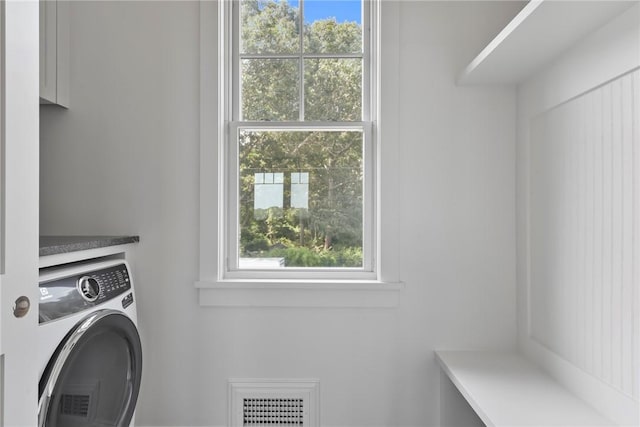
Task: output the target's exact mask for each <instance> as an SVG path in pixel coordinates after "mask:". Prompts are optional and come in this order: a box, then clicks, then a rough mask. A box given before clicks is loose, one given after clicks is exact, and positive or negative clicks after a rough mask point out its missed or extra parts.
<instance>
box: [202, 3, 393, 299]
mask: <svg viewBox="0 0 640 427" xmlns="http://www.w3.org/2000/svg"><path fill="white" fill-rule="evenodd" d="M371 1H372V2H376V5H379V7H376V8H375V9H379V8H382V7H384V9H385V11H384V12H381V11H378V10H374V11H372V12H373V14H372V15H371V16H372V20H371V23H372V25H371V27H372V30H373V31H372V32H371V37H372V46H376V48H375V49H371V51H370V52H369V53H368V54H370V55H372V56H374V55H375V56H377V55H378V52H379V48H380V44H379V43H380V33H379V31H377V29H378V28H380V26H379V23H380V16H381V14H382V13H384V16H385V21H386V22H387V26H386V29H387V32H386V34H387V43H386V44H387V46H388V48H387V50H388V52H389V54H390V56H396V58H393V57H391V58H389V59H390V60H389V61H388V65H387V66H386V67H383V72H384V69H385V68H386V69H387V71H386V73H385V75H387V76H388V78H387V79H386V82H387V83H386V85H385V86H386V89H385V90H384V91H380V85H379V81H380V79H379V76H380V64H379V61H377V58H374V59H375V60H374V62H373V63H374V64H377V66H376V67H374V68H372V69H371V71H370V74H371V75H372V76H373V80H372V82H376V84H371V85H369V86H370V87H371V88H372V92H370V93H369V94H368V96H369V97H370V100H371V105H381V104H380V100H381V99H384V100H385V105H388V108H386V107H385V108H386V111H387V114H386V116H385V126H387V125H386V123H388V124H389V125H388V126H387V127H385V128H384V130H382V129H381V128H380V126H379V124H380V122H379V117H380V111H379V110H378V109H376V108H371V109H370V110H369V111H367V112H365V114H368V115H369V118H370V120H369V121H368V122H364V121H363V122H357V123H349V124H348V125H349V126H362V129H364V132H365V141H370V145H371V146H370V147H367V148H368V149H367V150H366V151H365V153H366V154H365V155H366V156H367V159H366V161H365V162H364V164H365V165H367V169H366V170H365V171H364V173H365V176H366V177H367V178H365V179H371V181H370V184H367V183H366V182H365V187H367V185H368V188H365V194H364V198H365V203H367V204H368V205H367V206H366V207H365V208H364V211H365V212H366V211H368V212H369V215H370V218H369V219H366V220H365V221H370V222H369V224H370V231H368V232H365V236H363V237H364V239H369V241H368V243H365V244H368V247H370V248H372V252H371V254H370V257H369V259H370V260H371V262H370V263H369V264H368V265H365V268H363V269H356V270H354V269H346V268H345V269H317V270H312V269H293V268H287V269H286V270H285V271H284V273H286V274H285V275H284V276H282V273H283V272H280V271H270V270H259V271H247V270H240V271H237V270H232V269H229V268H228V263H227V260H226V258H227V257H226V255H225V254H226V251H228V250H229V246H228V244H229V235H230V234H229V233H230V232H229V227H228V226H227V221H228V218H229V216H230V212H231V211H236V209H235V205H233V204H232V203H231V202H232V200H231V199H230V195H231V194H234V191H235V189H234V188H233V187H234V186H235V187H236V188H237V183H236V181H237V180H236V179H235V177H233V178H230V177H232V176H233V175H231V173H232V172H234V171H233V168H227V167H226V162H225V159H228V158H229V154H230V153H229V150H230V149H232V148H233V147H234V146H236V144H235V143H233V144H229V143H221V142H222V141H229V139H228V138H227V136H228V132H230V131H231V129H232V128H233V127H232V125H231V121H230V120H227V119H226V118H227V117H230V116H229V113H230V112H231V111H232V110H231V108H232V105H233V103H232V101H233V90H232V89H231V88H230V87H229V85H228V84H227V82H228V78H229V75H228V73H229V72H230V70H229V69H228V68H227V67H221V66H220V65H222V64H230V63H231V61H230V59H229V56H228V55H233V49H232V47H231V46H229V45H228V44H227V43H226V42H227V41H228V40H224V38H223V37H222V36H223V35H224V31H225V29H226V28H228V27H227V25H228V23H229V22H228V20H229V19H230V16H229V12H228V10H229V8H228V3H229V2H230V0H221V1H219V2H210V1H206V0H203V1H201V2H200V53H201V62H200V94H201V98H200V117H201V120H200V154H201V156H200V159H201V164H200V277H199V280H197V281H196V287H197V288H198V289H199V291H200V303H201V305H205V306H269V307H274V306H277V307H282V306H284V307H291V306H295V307H301V306H313V307H323V306H329V307H394V306H397V304H398V298H399V296H398V291H400V290H401V289H402V288H403V285H402V283H401V282H400V281H399V256H400V253H399V221H398V220H399V218H398V212H397V206H398V188H397V186H398V179H397V173H396V172H393V169H395V168H396V166H397V159H398V152H397V149H396V148H394V147H393V145H392V144H388V145H386V146H383V145H381V144H380V140H381V139H383V138H385V139H388V140H389V141H391V142H393V141H394V140H396V139H397V132H398V128H397V122H398V121H397V117H396V116H395V115H396V114H397V106H398V102H397V88H398V86H399V82H398V78H397V76H398V73H397V69H395V68H394V67H397V64H398V62H399V61H398V58H397V55H398V53H397V52H398V44H399V24H398V21H399V19H398V18H399V10H398V7H397V6H396V5H395V3H396V2H382V1H380V0H371ZM216 24H217V25H216ZM216 41H217V43H216ZM363 89H364V86H363ZM385 94H386V95H385ZM363 102H364V101H363ZM365 117H366V116H365ZM278 125H281V124H278ZM292 125H293V126H294V127H295V126H297V125H299V123H297V122H296V123H293V124H292ZM243 126H255V127H256V128H260V129H263V128H268V127H269V126H271V125H270V124H269V123H268V122H267V123H264V122H258V123H243ZM314 126H315V127H316V128H318V129H331V128H335V127H336V123H334V122H331V123H314ZM367 134H369V135H368V137H367ZM235 158H236V159H237V156H236V157H235ZM236 167H237V166H236ZM383 167H384V168H385V170H387V169H388V170H389V173H388V174H387V175H385V181H384V182H381V180H380V178H381V176H382V175H381V170H382V168H383ZM376 184H377V185H376ZM235 194H237V193H235ZM383 202H384V206H383V205H382V203H383ZM229 206H234V208H233V209H230V208H228V207H229ZM234 233H237V228H236V229H235V231H234ZM236 235H237V234H236ZM382 241H384V243H385V244H384V245H381V244H380V242H382ZM221 242H222V243H221ZM365 295H366V298H363V297H364V296H365Z"/></svg>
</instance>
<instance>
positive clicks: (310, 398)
mask: <svg viewBox="0 0 640 427" xmlns="http://www.w3.org/2000/svg"><path fill="white" fill-rule="evenodd" d="M319 389H320V382H319V381H318V380H317V379H297V378H279V379H231V380H229V425H230V426H231V427H248V426H252V427H262V426H303V427H319V426H320V417H319V414H320V392H319Z"/></svg>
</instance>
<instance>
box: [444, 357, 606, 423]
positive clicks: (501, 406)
mask: <svg viewBox="0 0 640 427" xmlns="http://www.w3.org/2000/svg"><path fill="white" fill-rule="evenodd" d="M436 359H437V360H438V362H439V363H440V366H441V367H442V370H443V371H444V373H445V374H446V375H447V376H448V377H449V378H450V379H451V382H453V384H455V386H456V387H457V389H458V390H459V391H460V393H461V394H462V396H464V398H465V399H466V400H467V402H468V403H469V405H470V406H471V408H472V409H473V410H474V411H475V412H476V414H477V415H478V416H479V417H480V419H481V420H482V422H483V423H484V424H486V425H487V426H505V427H507V426H509V427H514V426H536V427H543V426H563V427H564V426H566V427H569V426H575V427H578V426H580V427H586V426H612V425H614V423H613V422H612V421H610V420H608V419H606V418H605V417H603V416H602V415H601V414H600V413H598V412H597V411H596V410H595V409H593V408H592V407H591V406H589V405H588V404H587V403H586V402H584V401H583V400H580V399H579V398H578V397H576V396H575V395H573V394H572V393H571V392H570V391H569V390H567V389H566V388H564V387H562V386H561V385H560V384H559V383H557V382H556V381H555V380H554V379H553V378H552V377H551V376H549V375H548V374H547V373H545V372H544V371H543V370H542V369H540V368H538V367H537V366H536V365H534V364H533V363H531V362H529V361H528V360H526V359H525V358H523V357H522V356H520V355H518V354H517V353H505V352H489V351H436Z"/></svg>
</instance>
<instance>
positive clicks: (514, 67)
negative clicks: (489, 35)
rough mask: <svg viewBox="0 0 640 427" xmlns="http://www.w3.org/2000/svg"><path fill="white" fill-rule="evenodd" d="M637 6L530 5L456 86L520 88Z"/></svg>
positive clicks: (554, 0)
mask: <svg viewBox="0 0 640 427" xmlns="http://www.w3.org/2000/svg"><path fill="white" fill-rule="evenodd" d="M635 3H636V2H634V1H616V0H596V1H586V0H582V1H559V0H531V1H530V2H529V3H527V5H526V6H525V7H524V8H523V9H522V10H521V11H520V13H518V15H516V16H515V17H514V18H513V20H511V22H509V24H508V25H507V26H506V27H505V28H504V29H503V30H502V31H501V32H500V33H499V34H498V35H497V36H496V37H495V38H494V39H493V40H492V41H491V42H490V43H489V44H487V46H486V47H485V48H484V49H483V50H482V51H481V52H480V53H479V54H478V55H477V56H476V57H475V58H474V59H473V60H472V61H471V62H470V63H469V65H468V66H467V67H466V68H465V69H464V70H462V72H461V73H460V75H459V76H458V84H460V85H476V84H517V83H520V82H522V81H524V80H526V79H527V78H528V77H530V76H531V75H532V74H534V73H535V72H537V71H539V70H540V69H541V68H543V67H544V66H545V65H547V64H549V63H550V62H552V61H553V60H554V59H555V58H556V57H558V56H559V55H561V54H562V52H564V51H565V50H566V49H568V48H569V47H571V46H572V45H573V44H575V43H576V42H577V41H578V40H580V39H582V38H583V37H585V36H586V35H588V34H590V33H591V32H593V31H595V30H596V29H598V28H600V27H601V26H603V25H604V24H606V23H607V22H609V21H610V20H611V19H613V18H614V17H616V16H617V15H620V14H621V13H623V12H624V11H625V10H627V9H628V8H630V7H631V6H633V5H634V4H635Z"/></svg>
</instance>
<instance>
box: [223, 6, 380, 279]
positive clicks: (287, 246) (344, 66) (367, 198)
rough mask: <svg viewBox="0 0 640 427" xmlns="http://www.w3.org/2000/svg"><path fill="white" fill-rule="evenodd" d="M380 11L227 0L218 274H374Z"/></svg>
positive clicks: (346, 276)
mask: <svg viewBox="0 0 640 427" xmlns="http://www.w3.org/2000/svg"><path fill="white" fill-rule="evenodd" d="M375 12H376V11H375V4H374V2H370V1H358V0H290V1H287V0H234V1H228V2H222V6H221V16H222V18H223V19H222V20H221V21H222V23H223V25H224V26H225V29H224V31H223V32H222V33H221V37H224V36H225V35H226V36H227V39H226V40H223V41H222V44H221V46H222V49H223V50H224V52H225V54H224V55H222V56H221V58H222V60H221V64H220V65H221V76H222V77H223V79H222V84H221V85H220V87H221V88H223V89H222V91H223V93H222V95H223V99H224V100H225V101H224V103H223V104H222V106H221V111H220V113H221V114H222V116H223V118H222V120H221V124H222V126H221V127H222V129H221V139H222V141H223V150H222V152H221V157H220V159H221V160H222V161H221V162H220V168H221V170H222V171H223V172H222V175H221V178H222V181H223V183H224V185H223V187H222V188H223V189H224V194H223V197H222V200H223V206H224V209H222V210H221V212H220V214H221V217H222V221H221V224H222V230H221V231H222V232H221V235H222V236H223V239H222V240H221V242H220V253H221V254H223V255H222V257H221V262H220V267H221V270H222V272H221V273H222V277H224V278H227V279H238V278H243V279H255V278H261V279H265V278H266V279H269V278H278V279H288V278H295V279H318V278H322V279H335V278H339V279H376V278H377V275H376V241H377V239H376V224H375V220H376V215H375V210H376V200H375V199H376V198H375V194H376V167H375V161H376V160H375V159H376V155H375V135H376V129H375V105H374V102H373V101H374V100H375V99H376V84H375V82H376V73H375V70H376V68H375V66H374V63H373V59H374V55H372V52H373V51H374V49H375V43H374V42H375V37H374V36H375V31H374V30H375V28H372V23H373V22H375V19H373V18H374V17H375Z"/></svg>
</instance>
